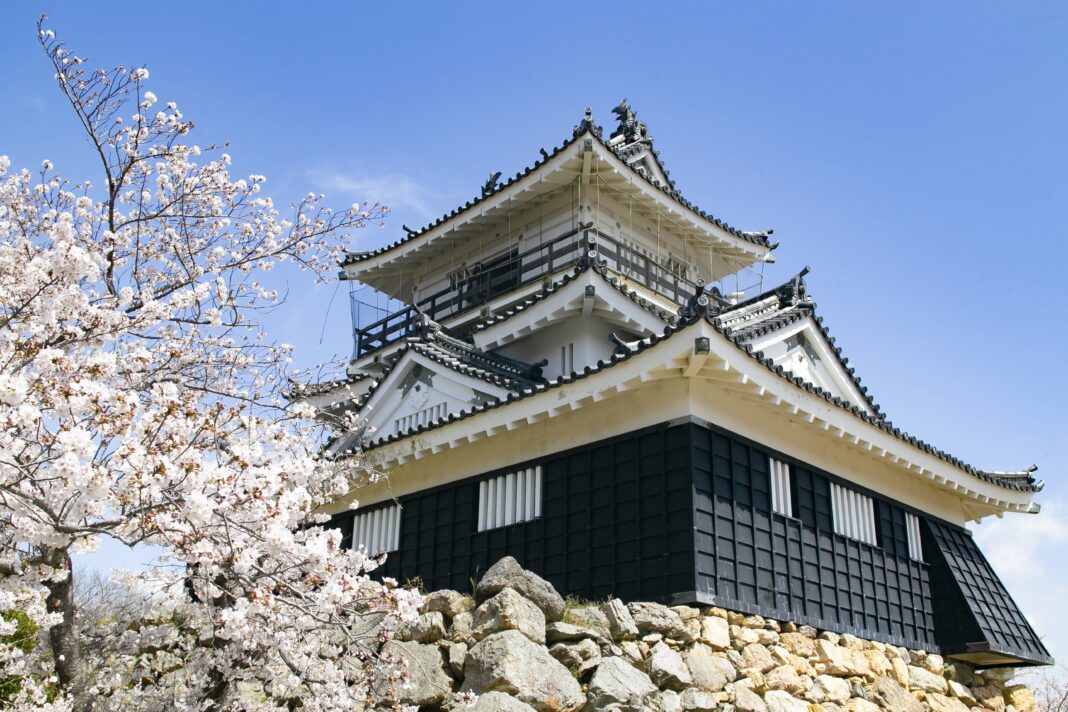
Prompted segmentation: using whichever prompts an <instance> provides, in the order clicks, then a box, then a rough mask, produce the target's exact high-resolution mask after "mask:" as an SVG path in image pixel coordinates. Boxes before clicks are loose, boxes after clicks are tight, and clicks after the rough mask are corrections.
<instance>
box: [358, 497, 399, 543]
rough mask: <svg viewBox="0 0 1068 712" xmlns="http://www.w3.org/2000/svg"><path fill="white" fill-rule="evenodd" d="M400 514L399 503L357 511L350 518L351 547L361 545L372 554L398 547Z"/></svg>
mask: <svg viewBox="0 0 1068 712" xmlns="http://www.w3.org/2000/svg"><path fill="white" fill-rule="evenodd" d="M400 515H401V507H400V505H399V504H392V505H390V506H388V507H381V508H379V509H376V510H374V511H372V512H361V513H358V514H357V515H356V516H355V517H353V520H352V548H353V549H358V548H360V547H361V546H362V547H364V549H365V550H366V551H367V553H368V554H372V555H373V554H381V553H382V552H388V551H396V550H397V549H399V548H400V523H401V516H400Z"/></svg>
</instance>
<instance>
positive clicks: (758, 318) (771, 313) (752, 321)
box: [709, 267, 885, 419]
mask: <svg viewBox="0 0 1068 712" xmlns="http://www.w3.org/2000/svg"><path fill="white" fill-rule="evenodd" d="M807 273H808V267H806V268H805V269H803V270H802V271H801V272H800V273H799V274H797V275H796V276H794V277H793V279H791V280H790V281H789V282H786V283H785V284H782V285H780V286H778V287H775V288H774V289H770V290H768V291H766V292H763V293H761V294H758V295H757V296H755V297H752V298H750V299H747V300H745V301H744V302H741V303H739V304H737V305H733V306H730V307H727V308H721V309H717V308H715V306H714V307H713V310H712V311H711V312H710V316H709V318H710V320H711V322H712V325H713V326H715V327H716V328H717V329H719V330H720V331H722V332H723V334H724V335H725V336H727V337H728V338H729V339H731V340H732V341H734V342H735V343H736V344H739V345H749V344H750V343H751V342H752V341H754V340H756V339H758V338H760V337H762V336H766V335H767V334H771V333H774V332H776V331H779V330H780V329H784V328H786V327H787V326H790V325H791V324H793V323H795V322H798V321H801V320H802V319H804V318H806V317H810V316H811V317H812V318H813V321H814V322H815V324H816V328H818V329H819V330H820V333H822V334H823V337H824V338H825V339H826V340H827V343H828V344H830V347H831V350H832V352H833V353H834V356H835V358H836V359H837V360H838V363H839V364H840V365H841V367H842V369H843V370H844V371H845V372H846V373H847V374H849V378H850V379H851V380H852V382H853V385H854V386H856V388H857V390H858V391H860V393H861V394H862V395H863V396H864V400H865V402H866V403H867V404H868V406H869V407H870V408H871V409H872V411H873V412H874V413H875V415H876V416H877V417H878V418H879V419H883V418H884V417H885V416H884V415H883V413H882V410H881V409H880V408H879V404H878V403H876V402H875V400H874V399H873V398H872V397H871V395H870V394H869V393H868V388H867V386H865V385H863V384H861V382H860V377H859V376H858V375H857V371H856V369H855V368H853V367H851V366H850V365H849V359H848V358H846V357H845V356H843V355H842V348H841V347H840V346H837V345H836V343H835V338H834V337H833V336H831V334H830V332H829V331H827V327H826V326H825V325H824V323H823V318H822V317H820V316H817V315H816V303H815V302H813V301H812V300H811V299H809V298H808V296H807V295H806V292H805V281H804V277H805V275H806V274H807ZM786 375H787V377H791V376H789V374H786ZM791 378H792V377H791ZM810 385H811V384H810Z"/></svg>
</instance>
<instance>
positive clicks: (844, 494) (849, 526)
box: [831, 482, 878, 546]
mask: <svg viewBox="0 0 1068 712" xmlns="http://www.w3.org/2000/svg"><path fill="white" fill-rule="evenodd" d="M831 512H832V514H833V516H834V531H835V533H836V534H841V535H842V536H847V537H849V538H850V539H856V540H857V541H862V542H864V543H866V544H871V545H873V546H874V545H877V544H878V537H877V536H876V533H875V502H874V501H872V498H871V497H868V496H867V495H863V494H861V493H860V492H857V491H855V490H851V489H849V488H848V487H842V486H841V485H837V484H835V483H833V482H832V483H831Z"/></svg>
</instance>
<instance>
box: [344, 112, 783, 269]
mask: <svg viewBox="0 0 1068 712" xmlns="http://www.w3.org/2000/svg"><path fill="white" fill-rule="evenodd" d="M584 136H589V137H591V138H593V139H594V140H596V141H598V142H599V143H600V144H601V145H602V146H604V147H605V148H606V149H608V150H609V151H611V152H612V153H613V154H614V155H616V156H618V157H619V158H620V160H622V161H623V162H624V163H625V164H627V165H628V166H629V165H630V164H629V163H628V162H627V157H626V156H625V155H624V153H623V152H622V151H621V150H620V149H619V148H617V147H615V146H612V145H610V144H609V143H608V142H607V141H605V140H604V139H603V138H602V137H601V129H600V127H598V126H595V125H594V124H593V122H592V121H590V120H588V119H585V120H583V121H582V122H581V123H579V125H578V126H576V127H575V130H574V135H573V136H572V137H571V138H570V139H568V140H567V141H564V143H562V144H561V145H560V146H559V147H557V148H554V149H553V150H552V151H544V150H543V151H542V158H541V160H539V161H535V162H534V163H533V164H532V165H530V166H528V167H526V168H524V169H523V170H521V171H519V172H518V173H516V174H515V177H513V178H509V179H508V180H506V181H504V182H503V183H500V184H498V185H497V186H496V187H495V188H492V189H490V190H483V192H482V194H481V195H480V196H478V197H475V198H473V199H472V200H469V201H467V202H466V203H464V204H463V205H461V206H460V207H458V208H456V209H454V210H452V211H450V212H448V213H446V214H444V215H442V216H441V217H439V218H437V219H436V220H434V221H433V222H431V223H429V224H428V225H426V226H424V227H422V228H420V229H418V230H409V231H408V234H407V235H406V236H405V237H403V238H401V239H400V240H397V241H396V242H392V243H390V244H388V245H386V246H384V247H379V248H377V249H374V250H367V251H365V252H350V253H348V254H347V255H346V257H345V258H344V259H343V260H342V261H341V264H342V266H344V265H348V264H355V263H357V262H362V261H364V260H367V259H370V258H372V257H375V256H377V255H380V254H383V253H385V252H389V251H391V250H394V249H396V248H398V247H400V246H401V245H404V244H406V243H408V242H411V241H412V240H414V239H416V238H418V237H419V236H421V235H423V234H425V233H427V232H429V231H431V230H433V229H434V228H436V227H438V226H440V225H442V224H444V223H446V222H448V221H449V220H451V219H452V218H454V217H457V216H459V215H462V214H464V213H465V212H467V211H468V210H470V209H471V208H474V207H476V206H478V205H479V204H481V203H482V202H483V201H485V200H486V199H488V198H490V197H492V196H494V195H496V194H497V193H499V192H501V191H502V190H506V189H507V188H508V187H509V186H511V185H513V184H514V183H516V182H518V181H520V180H522V179H523V178H525V177H526V176H528V175H530V174H531V173H533V172H534V171H535V170H537V169H538V168H540V167H541V166H543V165H545V164H546V163H548V162H549V161H550V160H552V159H553V158H555V157H556V156H558V155H560V154H561V153H562V152H563V151H565V150H566V149H568V148H570V147H571V146H572V145H574V144H575V143H576V142H577V141H578V140H579V139H580V138H582V137H584ZM653 154H654V157H656V161H657V163H658V164H660V167H661V170H663V172H664V175H665V176H666V175H667V173H668V172H667V171H666V170H664V169H663V164H662V163H661V162H660V158H659V153H657V152H656V151H653ZM632 170H633V169H632ZM634 175H635V176H637V177H638V178H640V179H642V180H644V181H645V182H647V183H648V184H649V185H651V186H653V187H654V188H656V189H658V190H660V191H661V192H662V193H664V194H665V195H667V196H668V197H670V198H671V199H673V200H675V201H677V202H679V203H680V204H682V205H684V206H685V207H687V208H689V209H690V210H692V211H694V212H696V213H697V214H698V215H700V216H701V217H703V218H704V219H706V220H708V221H709V222H711V223H713V224H715V225H717V226H718V227H720V228H723V229H724V230H726V231H727V232H729V233H731V234H732V235H734V236H735V237H737V238H739V239H741V240H745V241H747V242H752V243H754V244H756V245H759V246H761V247H770V245H769V243H768V239H767V235H765V234H764V233H753V232H746V231H744V230H740V229H738V228H736V227H732V226H731V225H728V224H727V223H725V222H723V221H722V220H720V219H718V218H716V217H715V216H713V215H711V214H709V213H707V212H705V211H704V210H702V209H701V208H700V207H699V206H697V205H696V204H694V203H692V202H690V201H689V200H687V199H685V198H684V197H683V196H682V193H681V192H679V190H678V189H677V188H676V187H675V183H674V182H673V181H671V180H670V179H669V180H668V184H667V185H661V184H659V183H658V182H656V181H654V180H652V179H651V178H650V177H648V176H645V175H642V174H641V173H639V172H638V171H636V170H635V171H634Z"/></svg>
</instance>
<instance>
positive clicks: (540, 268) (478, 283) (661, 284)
mask: <svg viewBox="0 0 1068 712" xmlns="http://www.w3.org/2000/svg"><path fill="white" fill-rule="evenodd" d="M594 252H596V255H597V259H599V260H601V261H603V262H604V264H605V265H606V266H607V267H608V268H610V269H612V270H614V271H616V272H619V273H620V274H623V275H625V276H627V277H628V278H629V279H631V280H632V281H635V282H638V283H640V284H642V285H644V286H646V287H648V288H649V289H651V290H653V291H655V292H657V293H659V294H662V295H664V296H665V297H667V298H668V299H671V300H672V301H674V302H675V303H677V304H680V305H682V304H685V303H686V301H687V300H688V299H689V298H690V297H691V296H693V294H694V293H695V291H696V290H698V289H699V288H700V287H699V286H698V285H697V284H696V283H695V282H692V281H690V280H689V279H687V278H686V277H684V276H680V275H678V274H675V273H673V272H671V271H669V270H668V269H667V268H666V267H664V266H662V265H660V264H658V263H657V262H656V260H655V259H652V258H650V257H649V256H647V255H644V254H641V253H639V252H638V251H636V250H634V249H633V248H631V247H629V246H627V245H625V244H623V243H621V242H619V241H618V240H617V239H615V238H614V237H612V236H610V235H607V234H606V233H603V232H601V231H600V230H596V229H593V228H584V229H576V230H570V231H568V232H566V233H564V234H563V235H560V236H559V237H556V238H554V239H553V240H551V241H550V242H547V243H545V244H543V245H538V246H537V247H533V248H531V249H529V250H526V251H524V252H518V251H516V252H513V253H510V254H507V255H504V256H501V257H498V258H496V259H494V260H491V261H487V262H483V263H479V264H476V265H474V266H473V267H470V268H468V269H467V272H466V275H465V276H463V277H462V278H459V279H455V280H454V281H453V283H451V284H450V285H449V286H448V287H446V288H445V289H442V290H440V291H438V292H436V293H434V294H432V295H430V296H429V297H426V298H424V299H421V300H419V301H418V302H416V305H415V306H405V307H403V308H402V309H400V310H398V311H395V312H393V313H391V314H389V315H388V316H386V317H385V318H383V319H379V320H378V321H375V322H373V323H370V324H367V325H362V324H360V325H355V324H354V332H355V333H354V336H355V342H356V343H355V353H354V355H353V358H354V359H358V358H360V357H362V356H366V355H367V354H370V353H373V352H375V351H377V350H379V349H381V348H384V347H386V346H389V345H390V344H394V343H396V342H398V341H400V340H402V339H404V338H407V337H408V336H411V335H412V334H414V333H415V329H416V327H417V325H418V323H419V320H418V319H417V317H418V312H422V313H423V314H425V315H426V316H428V317H429V318H430V319H432V320H434V321H444V320H446V319H449V318H451V317H454V316H457V315H458V314H462V313H464V312H467V311H470V310H471V309H475V308H478V307H480V306H482V305H483V304H485V303H487V302H489V301H490V300H491V299H494V298H496V297H499V296H502V295H504V294H508V293H509V292H512V291H514V290H516V289H519V288H520V287H523V286H525V285H527V284H530V283H532V282H534V281H536V280H538V279H541V278H542V277H544V276H545V275H549V274H553V273H555V272H558V271H560V270H561V269H564V268H566V267H568V266H571V265H574V264H576V263H577V262H578V261H579V260H580V259H582V257H583V255H587V254H593V253H594ZM416 307H418V310H417V309H416ZM356 313H357V308H356V305H355V304H354V305H353V314H354V321H355V314H356Z"/></svg>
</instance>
